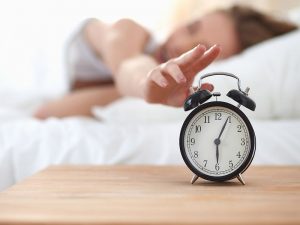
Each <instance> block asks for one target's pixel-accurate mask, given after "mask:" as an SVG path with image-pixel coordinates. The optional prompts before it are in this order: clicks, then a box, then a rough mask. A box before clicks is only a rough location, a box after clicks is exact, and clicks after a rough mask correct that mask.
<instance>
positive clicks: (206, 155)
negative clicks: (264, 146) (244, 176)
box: [184, 106, 251, 177]
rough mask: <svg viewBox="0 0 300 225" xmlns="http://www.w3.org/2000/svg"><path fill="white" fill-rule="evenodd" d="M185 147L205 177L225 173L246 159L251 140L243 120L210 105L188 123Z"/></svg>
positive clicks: (231, 170)
mask: <svg viewBox="0 0 300 225" xmlns="http://www.w3.org/2000/svg"><path fill="white" fill-rule="evenodd" d="M184 149H185V151H186V155H187V158H188V160H189V161H190V163H191V164H192V165H193V166H194V167H195V168H196V169H197V170H198V171H200V172H201V173H203V174H206V175H208V176H214V177H220V176H226V175H228V174H231V173H233V172H234V171H235V170H237V169H238V168H239V167H240V166H241V165H242V164H243V162H244V161H245V160H246V159H247V157H248V155H249V152H250V149H251V140H250V135H249V130H248V128H247V126H246V124H245V122H244V120H243V119H242V118H241V117H240V116H239V115H238V114H237V113H236V112H234V111H232V110H230V109H228V108H225V107H222V106H213V107H208V108H206V109H204V110H201V111H200V112H198V113H197V114H195V115H194V116H193V118H192V119H191V120H190V122H189V123H188V125H187V127H186V129H185V134H184Z"/></svg>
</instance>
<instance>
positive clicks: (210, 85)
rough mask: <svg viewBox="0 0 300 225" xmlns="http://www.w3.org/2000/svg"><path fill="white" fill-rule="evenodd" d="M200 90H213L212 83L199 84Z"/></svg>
mask: <svg viewBox="0 0 300 225" xmlns="http://www.w3.org/2000/svg"><path fill="white" fill-rule="evenodd" d="M201 90H208V91H213V90H214V85H212V84H211V83H204V84H202V85H201Z"/></svg>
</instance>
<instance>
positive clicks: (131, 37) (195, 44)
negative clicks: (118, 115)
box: [34, 6, 297, 119]
mask: <svg viewBox="0 0 300 225" xmlns="http://www.w3.org/2000/svg"><path fill="white" fill-rule="evenodd" d="M295 29H297V27H296V26H295V25H293V24H291V23H288V22H284V21H279V20H277V19H275V18H273V17H270V16H267V15H264V14H262V13H260V12H258V11H256V10H253V9H251V8H248V7H241V6H234V7H232V8H229V9H226V10H216V11H213V12H211V13H209V14H207V15H204V16H203V17H201V18H199V19H195V20H193V21H191V22H188V23H186V24H184V25H181V26H179V27H177V28H176V29H175V30H174V31H173V32H172V33H171V34H170V35H169V37H168V38H167V39H166V41H165V42H164V43H162V44H158V43H156V42H155V40H154V38H153V36H152V35H151V34H150V33H149V32H148V31H147V30H146V29H145V28H144V27H142V26H141V25H139V24H137V23H135V22H134V21H132V20H129V19H122V20H120V21H118V22H116V23H115V24H112V25H108V24H104V23H102V22H101V21H99V20H97V19H89V20H87V21H85V22H84V23H83V25H82V26H81V28H80V29H79V31H78V32H76V33H75V35H74V37H73V38H72V40H71V41H70V43H69V46H68V48H67V53H66V56H67V67H68V73H69V74H68V76H70V77H71V91H70V93H69V94H67V95H66V96H64V97H62V98H61V99H58V100H55V101H52V102H49V103H46V104H45V105H43V106H41V107H40V108H39V109H38V110H37V111H36V112H35V115H34V116H35V117H36V118H39V119H46V118H48V117H66V116H92V113H91V108H92V107H93V106H95V105H100V106H104V105H107V104H109V103H111V102H113V101H114V100H117V99H119V98H121V97H122V96H134V97H139V98H142V99H144V100H145V101H147V102H149V103H157V104H164V105H170V106H176V107H179V106H182V105H183V102H184V100H185V99H186V97H187V96H188V95H189V88H190V86H191V84H192V83H193V80H194V77H195V75H196V74H197V73H198V72H199V71H201V70H202V69H204V68H205V67H206V66H208V65H209V64H210V63H211V62H213V61H214V60H220V59H226V58H228V57H230V56H233V55H235V54H238V53H240V52H241V51H243V50H244V49H246V48H248V47H250V46H252V45H255V44H257V43H259V42H262V41H265V40H267V39H270V38H273V37H275V36H278V35H282V34H285V33H287V32H290V31H292V30H295ZM202 88H205V89H210V90H211V89H213V86H212V85H211V84H203V86H202Z"/></svg>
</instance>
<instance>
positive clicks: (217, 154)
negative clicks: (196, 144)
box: [216, 145, 219, 163]
mask: <svg viewBox="0 0 300 225" xmlns="http://www.w3.org/2000/svg"><path fill="white" fill-rule="evenodd" d="M216 158H217V163H219V145H217V151H216Z"/></svg>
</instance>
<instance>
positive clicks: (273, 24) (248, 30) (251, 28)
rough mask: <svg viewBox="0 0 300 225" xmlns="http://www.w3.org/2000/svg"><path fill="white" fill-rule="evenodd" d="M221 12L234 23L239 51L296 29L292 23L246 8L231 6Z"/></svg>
mask: <svg viewBox="0 0 300 225" xmlns="http://www.w3.org/2000/svg"><path fill="white" fill-rule="evenodd" d="M222 11H223V12H225V13H226V14H228V15H229V16H230V17H231V18H232V19H233V21H234V23H235V26H236V31H237V35H238V38H239V40H240V48H241V50H244V49H245V48H248V47H250V46H252V45H255V44H257V43H259V42H262V41H265V40H267V39H270V38H273V37H276V36H279V35H282V34H285V33H288V32H290V31H293V30H295V29H297V28H298V27H297V26H296V25H295V24H293V23H290V22H287V21H281V20H279V19H275V18H274V17H271V16H269V15H266V14H263V13H261V12H259V11H256V10H254V9H252V8H250V7H246V6H233V7H231V8H229V9H227V10H222Z"/></svg>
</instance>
